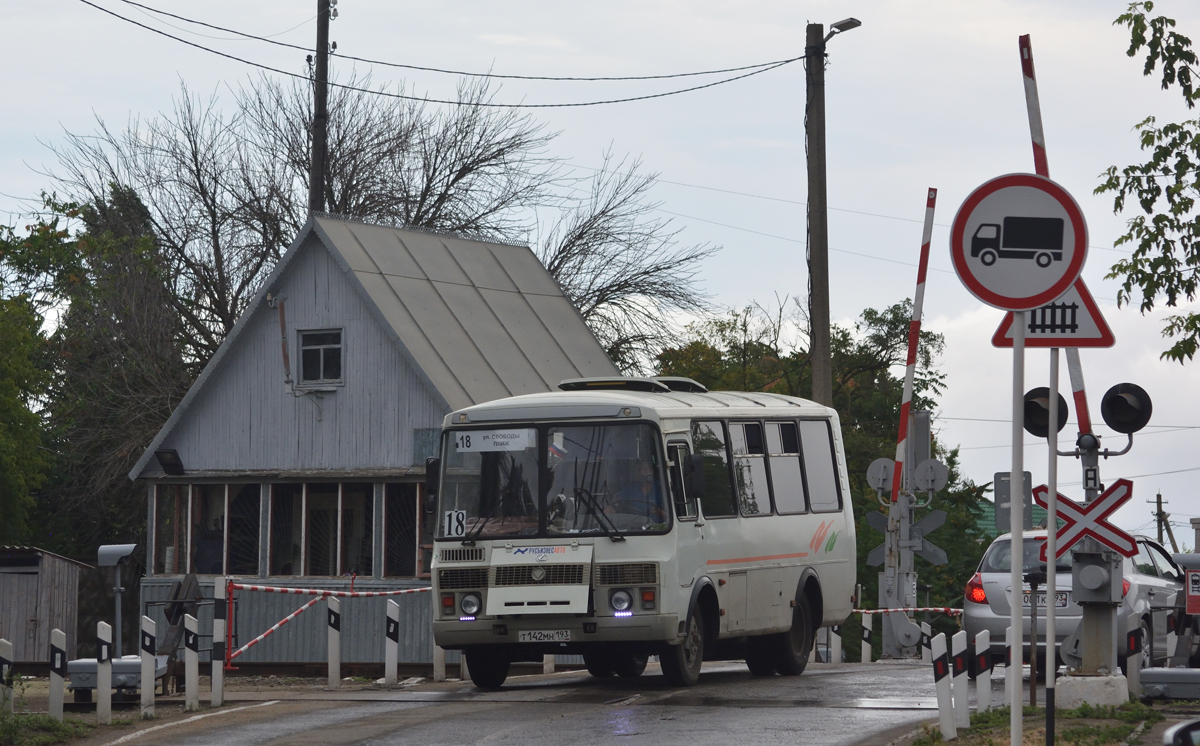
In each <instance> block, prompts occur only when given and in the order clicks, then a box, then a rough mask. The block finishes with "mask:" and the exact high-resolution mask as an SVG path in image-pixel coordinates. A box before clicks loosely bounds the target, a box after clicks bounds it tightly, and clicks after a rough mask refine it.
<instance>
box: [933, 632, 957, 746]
mask: <svg viewBox="0 0 1200 746" xmlns="http://www.w3.org/2000/svg"><path fill="white" fill-rule="evenodd" d="M930 647H931V648H932V650H931V652H932V653H933V684H934V688H935V689H936V690H937V701H938V719H939V722H940V723H941V728H942V738H943V739H944V740H946V741H950V740H952V739H954V738H957V737H958V729H957V728H956V727H955V725H954V703H953V702H952V701H951V699H950V657H949V656H948V655H946V635H945V633H938V635H937V636H936V637H934V638H933V641H932V642H931V643H930Z"/></svg>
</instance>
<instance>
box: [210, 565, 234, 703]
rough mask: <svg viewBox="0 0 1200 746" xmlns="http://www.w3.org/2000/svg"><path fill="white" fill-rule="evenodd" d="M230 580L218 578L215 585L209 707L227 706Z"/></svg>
mask: <svg viewBox="0 0 1200 746" xmlns="http://www.w3.org/2000/svg"><path fill="white" fill-rule="evenodd" d="M227 582H229V579H228V578H217V582H216V583H215V584H213V633H212V634H213V636H212V674H211V689H212V692H211V695H210V697H209V700H208V702H209V705H211V706H212V707H220V706H221V705H223V704H225V655H226V651H225V584H226V583H227Z"/></svg>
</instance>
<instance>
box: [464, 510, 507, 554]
mask: <svg viewBox="0 0 1200 746" xmlns="http://www.w3.org/2000/svg"><path fill="white" fill-rule="evenodd" d="M499 505H500V501H499V500H497V501H496V503H495V504H494V505H492V510H491V512H490V513H488V514H487V516H485V517H484V518H483V520H482V521H480V522H479V525H478V526H476V527H475V530H474V531H473V532H472V533H471V535H470V536H468V537H467V538H465V539H463V540H462V545H463V546H464V547H473V546H475V540H476V539H478V538H479V535H480V534H482V533H483V529H484V528H485V527H486V526H487V525H488V523H490V522H491V520H492V519H493V518H495V517H496V508H497V507H499Z"/></svg>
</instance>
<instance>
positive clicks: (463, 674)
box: [458, 650, 471, 681]
mask: <svg viewBox="0 0 1200 746" xmlns="http://www.w3.org/2000/svg"><path fill="white" fill-rule="evenodd" d="M458 678H459V679H460V680H462V681H470V680H471V669H469V668H467V653H466V651H465V650H460V651H458Z"/></svg>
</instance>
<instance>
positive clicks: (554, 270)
mask: <svg viewBox="0 0 1200 746" xmlns="http://www.w3.org/2000/svg"><path fill="white" fill-rule="evenodd" d="M640 165H641V164H640V162H639V161H637V160H634V161H632V162H629V163H628V164H627V163H626V162H625V161H621V162H619V163H615V164H614V163H613V159H612V156H611V154H606V155H605V157H604V164H603V167H602V168H601V169H600V171H599V172H597V174H596V175H595V176H594V177H593V178H592V180H591V183H590V188H589V192H588V195H587V196H586V197H584V198H583V199H577V200H574V201H573V202H572V203H571V204H568V205H566V206H564V207H563V208H562V210H561V213H560V216H559V219H558V221H557V222H556V223H555V224H554V226H553V227H552V228H551V229H550V231H549V233H548V235H547V236H546V239H545V240H544V241H543V242H542V245H541V246H540V247H539V249H538V256H539V258H540V259H541V260H542V263H543V264H545V265H546V269H548V270H549V271H550V274H551V275H553V276H554V278H555V279H556V280H558V283H559V285H561V286H562V289H563V292H565V293H566V294H567V297H569V298H570V299H571V301H572V302H573V303H574V304H575V306H576V307H577V308H578V309H579V312H580V314H582V315H583V318H584V321H586V322H587V324H588V326H589V327H591V329H592V331H593V332H595V334H596V336H597V337H599V338H600V341H601V343H602V344H603V345H604V346H605V348H606V350H607V351H608V355H609V357H611V358H612V360H613V362H615V363H616V364H617V366H618V367H620V368H621V369H622V370H625V371H627V372H637V371H641V370H643V369H645V368H647V367H648V365H649V362H650V361H651V360H652V359H653V356H654V355H655V354H656V353H657V352H658V350H659V349H660V348H661V347H663V346H664V345H665V344H666V343H668V342H669V341H671V340H672V339H673V338H674V337H675V336H676V332H677V331H678V326H679V325H678V324H676V323H673V322H672V320H671V314H673V313H684V314H707V313H708V312H709V310H710V307H709V305H708V303H707V302H706V300H705V296H704V294H703V292H702V290H701V289H700V287H699V285H698V284H697V282H696V274H697V272H698V271H699V263H700V261H701V260H703V259H704V258H706V257H708V256H710V255H712V254H713V253H714V252H716V251H717V250H718V248H719V247H714V246H709V245H706V244H701V245H694V246H680V245H679V244H678V243H677V241H676V237H677V235H678V233H679V231H678V230H677V229H672V228H671V225H670V221H667V220H661V219H659V218H656V217H654V216H653V213H654V211H655V209H656V208H657V207H658V205H659V203H657V202H651V201H649V200H648V195H647V192H648V191H649V189H650V187H651V186H652V185H653V183H654V180H655V179H656V178H657V174H641V173H638V168H639V167H640Z"/></svg>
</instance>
